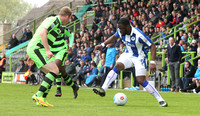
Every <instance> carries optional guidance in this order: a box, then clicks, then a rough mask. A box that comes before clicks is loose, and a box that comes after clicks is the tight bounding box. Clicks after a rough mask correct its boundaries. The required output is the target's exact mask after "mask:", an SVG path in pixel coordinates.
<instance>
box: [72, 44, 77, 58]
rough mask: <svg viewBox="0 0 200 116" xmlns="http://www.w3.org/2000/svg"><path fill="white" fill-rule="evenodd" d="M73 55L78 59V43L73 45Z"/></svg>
mask: <svg viewBox="0 0 200 116" xmlns="http://www.w3.org/2000/svg"><path fill="white" fill-rule="evenodd" d="M72 54H73V56H74V57H77V55H78V48H77V47H76V43H73V45H72Z"/></svg>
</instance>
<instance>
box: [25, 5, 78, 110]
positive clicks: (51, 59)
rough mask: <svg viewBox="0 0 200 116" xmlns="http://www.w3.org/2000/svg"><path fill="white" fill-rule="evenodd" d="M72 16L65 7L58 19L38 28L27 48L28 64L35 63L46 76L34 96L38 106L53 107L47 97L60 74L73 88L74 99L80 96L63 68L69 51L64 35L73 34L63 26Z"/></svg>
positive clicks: (51, 18) (47, 21) (47, 19)
mask: <svg viewBox="0 0 200 116" xmlns="http://www.w3.org/2000/svg"><path fill="white" fill-rule="evenodd" d="M71 15H72V11H71V9H70V8H69V7H63V8H61V10H60V11H59V14H58V15H57V16H56V17H48V18H46V19H45V20H44V21H43V22H42V24H41V25H40V26H39V27H38V29H37V31H36V33H35V34H34V36H33V38H32V39H31V41H30V42H29V45H28V47H27V54H28V56H29V59H28V63H29V64H33V62H34V63H35V64H36V66H37V67H38V68H39V69H40V70H42V71H43V72H44V73H45V74H46V75H45V77H44V80H43V82H42V84H41V86H40V88H39V91H38V92H37V93H36V94H35V95H33V96H32V98H33V100H34V101H35V102H36V104H37V105H40V106H46V107H52V106H53V105H51V104H49V103H48V102H47V101H46V96H47V95H48V93H49V90H50V88H51V86H52V84H53V81H54V79H55V78H56V77H58V74H59V72H61V74H62V75H61V76H62V77H63V78H64V81H65V82H66V83H67V85H70V86H71V87H72V88H73V92H74V98H76V97H77V95H78V94H77V91H78V86H77V85H76V84H75V83H74V82H72V80H71V78H70V77H69V76H68V75H67V74H66V71H65V69H64V66H63V63H64V61H65V59H66V58H67V49H68V48H67V43H66V42H65V40H64V39H63V35H67V36H70V35H71V34H70V33H69V32H68V31H67V30H65V29H64V28H63V27H62V26H61V25H66V24H67V23H68V21H69V19H70V17H71Z"/></svg>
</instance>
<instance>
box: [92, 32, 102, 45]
mask: <svg viewBox="0 0 200 116" xmlns="http://www.w3.org/2000/svg"><path fill="white" fill-rule="evenodd" d="M102 36H103V34H102V32H101V29H97V31H96V33H95V35H94V37H95V39H96V40H97V44H98V43H100V42H101V38H102Z"/></svg>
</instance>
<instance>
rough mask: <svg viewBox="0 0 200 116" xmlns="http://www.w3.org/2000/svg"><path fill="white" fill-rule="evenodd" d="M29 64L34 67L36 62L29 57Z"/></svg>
mask: <svg viewBox="0 0 200 116" xmlns="http://www.w3.org/2000/svg"><path fill="white" fill-rule="evenodd" d="M27 64H28V65H29V66H32V65H33V64H34V61H33V60H32V59H31V58H30V57H28V60H27Z"/></svg>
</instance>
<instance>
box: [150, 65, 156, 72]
mask: <svg viewBox="0 0 200 116" xmlns="http://www.w3.org/2000/svg"><path fill="white" fill-rule="evenodd" d="M150 72H151V74H152V73H154V72H156V64H150Z"/></svg>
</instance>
